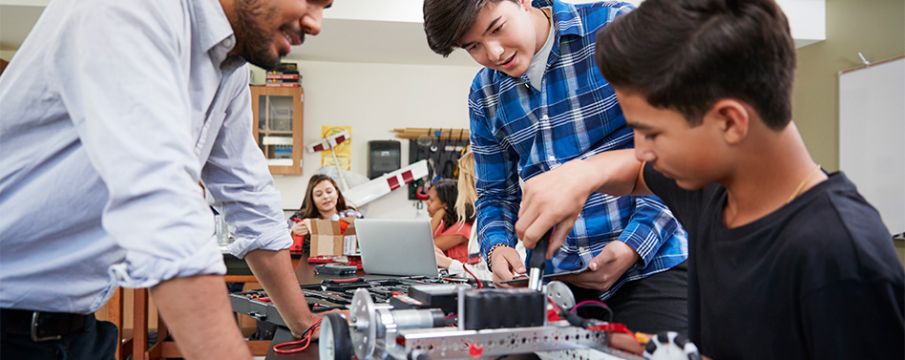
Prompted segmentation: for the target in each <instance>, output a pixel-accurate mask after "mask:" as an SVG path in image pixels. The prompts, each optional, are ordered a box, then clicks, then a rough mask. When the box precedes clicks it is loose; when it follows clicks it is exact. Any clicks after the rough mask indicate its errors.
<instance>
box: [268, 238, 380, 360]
mask: <svg viewBox="0 0 905 360" xmlns="http://www.w3.org/2000/svg"><path fill="white" fill-rule="evenodd" d="M296 260H298V265H297V266H296V267H295V277H296V278H298V280H299V284H300V285H311V284H320V283H321V281H323V280H326V279H343V278H350V277H356V276H357V277H361V278H364V279H365V280H380V279H392V278H396V277H397V276H383V275H366V274H365V273H363V272H361V271H359V272H358V273H356V274H355V275H346V276H339V275H321V274H316V273H315V272H314V266H315V265H317V264H310V263H308V258H307V257H304V256H302V257H298V258H297V255H293V262H295V261H296ZM281 330H282V331H277V333H276V334H275V335H274V343H282V342H286V341H292V340H293V339H292V335H291V334H289V331H286V330H285V329H281ZM317 358H318V357H317V342H314V343H311V345H310V346H309V347H308V349H307V350H305V351H303V352H299V353H295V354H286V355H281V354H276V353H274V352H273V349H272V348H271V349H270V350H269V351H268V352H267V357H266V359H267V360H302V359H317Z"/></svg>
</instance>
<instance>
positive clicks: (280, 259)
mask: <svg viewBox="0 0 905 360" xmlns="http://www.w3.org/2000/svg"><path fill="white" fill-rule="evenodd" d="M245 262H246V263H248V266H249V267H250V268H251V271H252V272H253V273H254V274H255V277H256V278H257V279H258V282H260V283H261V285H262V286H264V290H265V291H267V294H268V295H270V299H271V301H273V304H274V305H275V306H276V307H277V310H278V311H279V312H280V316H281V317H282V318H283V321H284V322H286V325H288V326H289V329H290V330H292V332H293V333H295V334H298V335H301V334H302V333H303V332H304V331H305V330H307V329H308V327H309V326H311V325H314V322H315V321H317V316H316V315H314V314H313V313H311V311H310V310H309V309H308V303H307V302H306V301H305V295H304V294H302V290H301V287H299V282H298V278H296V276H295V271H294V269H293V268H292V261H291V259H290V257H289V251H288V250H281V251H270V250H255V251H252V252H250V253H248V255H247V256H246V257H245Z"/></svg>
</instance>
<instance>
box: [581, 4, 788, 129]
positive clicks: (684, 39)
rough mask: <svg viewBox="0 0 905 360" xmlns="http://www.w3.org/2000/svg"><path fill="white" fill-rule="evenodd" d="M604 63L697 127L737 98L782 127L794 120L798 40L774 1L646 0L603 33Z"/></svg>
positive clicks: (621, 83)
mask: <svg viewBox="0 0 905 360" xmlns="http://www.w3.org/2000/svg"><path fill="white" fill-rule="evenodd" d="M597 66H599V68H600V72H601V73H602V74H603V76H604V78H606V79H607V81H609V82H610V84H612V85H613V86H615V87H617V88H621V89H624V90H625V91H627V92H632V93H637V94H639V95H641V96H643V97H644V98H645V99H646V100H647V102H648V103H650V104H651V105H652V106H654V107H659V108H670V109H674V110H676V111H679V112H680V113H682V114H683V115H684V116H685V117H686V119H687V120H688V121H689V123H691V125H698V124H700V122H701V121H702V118H703V115H704V113H705V112H707V111H708V110H709V109H710V107H711V106H713V104H714V103H715V102H716V101H717V100H719V99H723V98H734V99H737V100H741V101H744V102H746V103H748V104H750V105H751V106H752V107H753V108H754V109H755V110H756V111H757V113H758V114H759V115H760V117H761V119H762V120H763V121H764V123H765V124H766V125H767V126H768V127H769V128H771V129H773V130H781V129H783V128H785V127H786V125H788V123H789V121H791V119H792V105H791V92H792V82H793V78H794V72H795V45H794V43H793V41H792V36H791V34H790V32H789V22H788V20H786V16H785V15H784V14H783V12H782V10H781V9H780V8H779V6H778V5H777V4H776V3H775V2H774V1H773V0H647V1H644V2H642V3H641V6H639V7H638V9H636V10H634V11H632V12H630V13H629V14H627V15H625V16H622V17H620V18H618V19H617V20H616V21H614V22H613V23H611V24H610V25H607V27H606V28H604V29H603V30H601V31H600V32H599V33H598V34H597Z"/></svg>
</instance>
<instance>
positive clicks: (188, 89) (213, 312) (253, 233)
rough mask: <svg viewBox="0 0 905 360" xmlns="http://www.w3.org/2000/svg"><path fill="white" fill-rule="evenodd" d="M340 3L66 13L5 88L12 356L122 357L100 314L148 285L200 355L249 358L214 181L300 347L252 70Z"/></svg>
mask: <svg viewBox="0 0 905 360" xmlns="http://www.w3.org/2000/svg"><path fill="white" fill-rule="evenodd" d="M331 4H332V0H307V1H305V0H302V1H299V0H220V1H219V2H218V1H214V0H180V1H169V2H158V1H145V0H80V1H62V0H53V1H51V2H50V3H49V4H48V6H47V8H46V9H45V10H44V12H43V14H42V15H41V18H40V19H39V20H38V22H37V23H36V24H35V27H34V28H33V30H32V32H31V33H30V34H29V36H28V38H27V39H26V40H25V42H24V43H23V44H22V46H21V48H20V49H19V51H18V52H17V53H16V55H15V57H14V59H13V60H12V62H11V63H10V65H9V67H8V68H7V69H6V71H5V72H4V74H3V76H2V77H0V114H3V115H2V118H0V153H2V154H3V155H2V156H0V214H3V216H0V229H2V232H0V284H2V291H0V315H2V318H0V323H2V324H3V326H2V327H0V335H2V343H0V349H2V350H0V358H4V359H5V358H10V359H13V358H25V357H27V358H30V359H35V358H39V359H43V358H54V359H55V358H58V356H60V355H61V354H63V353H65V355H64V357H66V358H74V359H88V358H91V359H97V358H111V359H112V357H113V352H114V350H115V346H116V339H115V330H113V329H114V328H113V327H112V326H111V325H110V324H109V323H105V322H96V321H95V319H94V316H93V315H92V313H93V312H94V311H96V310H97V309H98V308H100V307H101V306H103V304H104V303H105V302H106V301H107V299H108V298H109V297H110V295H111V293H112V292H113V291H114V289H115V288H116V286H125V287H149V288H151V295H152V297H153V298H154V300H155V302H156V303H157V305H158V307H159V309H160V313H161V314H162V315H163V318H164V320H165V321H166V322H167V325H168V327H169V328H170V329H171V330H172V333H173V335H174V336H175V338H176V341H177V343H178V344H179V347H180V349H181V350H182V352H183V354H184V356H185V357H186V358H189V359H200V358H210V359H227V358H229V359H233V358H243V359H247V358H250V354H249V351H248V348H247V347H246V345H245V344H244V343H243V341H242V338H241V335H240V334H239V331H238V329H237V327H236V324H235V321H234V320H233V319H232V317H231V315H230V309H229V303H228V301H227V296H226V289H225V286H224V283H223V278H222V276H221V275H222V274H223V273H224V272H225V267H224V265H223V261H222V256H221V254H220V252H219V250H218V247H217V243H216V241H215V240H214V239H213V238H212V234H213V233H214V228H213V219H212V216H211V213H210V211H209V209H208V207H207V204H206V203H205V200H204V199H203V198H202V193H201V190H200V189H199V187H198V182H199V181H203V182H204V184H205V185H206V186H207V187H208V189H209V191H210V193H211V194H212V195H213V197H214V200H215V202H216V204H217V205H218V206H219V207H220V208H221V209H223V213H224V215H225V217H226V220H227V221H228V222H229V223H231V224H232V225H234V226H235V228H236V237H237V240H236V242H235V243H233V244H231V245H230V249H229V250H230V252H232V253H233V254H234V255H236V256H239V257H244V258H245V259H246V261H247V262H248V264H249V265H250V267H251V268H252V270H253V271H254V273H255V275H256V276H257V278H258V279H259V281H260V282H261V283H262V284H263V286H264V287H265V289H267V291H268V292H269V293H270V294H271V296H272V298H273V301H274V303H275V304H276V306H277V308H278V309H279V310H280V312H281V314H282V316H283V318H284V319H285V320H286V321H287V323H288V324H289V327H290V329H291V330H292V331H293V333H295V334H302V333H304V332H305V330H306V329H308V328H309V327H310V326H312V325H313V324H315V323H316V322H317V321H318V316H316V315H314V314H312V313H311V312H310V311H309V310H308V308H307V305H306V302H305V299H304V296H303V294H302V293H301V290H300V288H299V286H298V283H297V280H296V277H295V275H294V273H293V271H292V267H291V263H290V259H289V255H288V251H287V250H286V249H287V248H288V247H289V246H290V244H291V243H292V240H291V238H290V237H289V232H288V230H287V227H286V223H285V220H284V219H283V215H282V211H281V209H280V208H281V206H280V196H279V193H278V192H277V191H276V190H275V189H274V187H273V179H272V177H271V176H270V173H269V172H268V170H267V164H266V162H265V159H264V157H263V155H262V153H261V151H260V150H259V149H258V147H257V145H256V144H255V142H254V139H253V138H252V136H251V123H252V113H251V109H250V105H251V101H250V94H249V89H248V67H247V65H246V62H250V63H252V64H255V65H258V66H261V67H265V68H270V67H273V66H275V65H276V64H278V63H279V60H280V58H281V57H282V56H284V55H286V54H288V53H289V51H290V47H291V46H292V45H300V44H301V43H302V42H303V39H304V37H305V35H306V34H308V35H317V34H318V33H319V32H320V26H321V21H322V11H323V10H324V9H325V8H328V7H330V5H331Z"/></svg>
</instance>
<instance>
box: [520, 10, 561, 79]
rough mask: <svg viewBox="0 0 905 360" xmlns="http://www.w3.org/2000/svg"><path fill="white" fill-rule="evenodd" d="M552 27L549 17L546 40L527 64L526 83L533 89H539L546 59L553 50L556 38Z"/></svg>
mask: <svg viewBox="0 0 905 360" xmlns="http://www.w3.org/2000/svg"><path fill="white" fill-rule="evenodd" d="M551 12H552V10H551ZM554 25H555V23H554V22H553V21H552V16H551V21H550V29H549V33H548V34H547V40H546V41H544V45H543V46H542V47H541V48H540V50H539V51H538V52H537V54H534V57H532V58H531V63H530V64H528V71H527V72H526V73H525V75H527V76H528V83H529V84H531V86H532V87H533V88H534V89H540V85H541V80H543V78H544V72H545V71H546V70H547V59H548V58H549V57H550V51H552V50H553V43H554V42H555V37H556V26H554Z"/></svg>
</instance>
